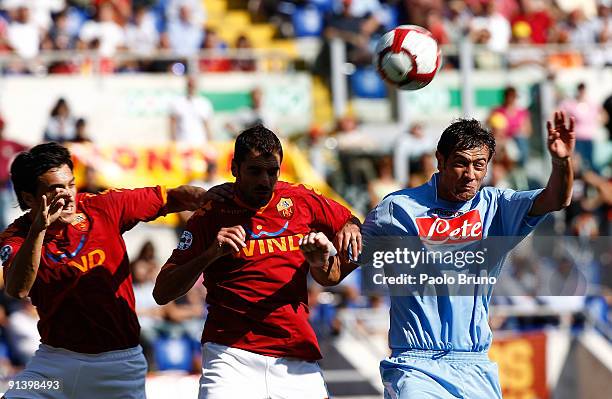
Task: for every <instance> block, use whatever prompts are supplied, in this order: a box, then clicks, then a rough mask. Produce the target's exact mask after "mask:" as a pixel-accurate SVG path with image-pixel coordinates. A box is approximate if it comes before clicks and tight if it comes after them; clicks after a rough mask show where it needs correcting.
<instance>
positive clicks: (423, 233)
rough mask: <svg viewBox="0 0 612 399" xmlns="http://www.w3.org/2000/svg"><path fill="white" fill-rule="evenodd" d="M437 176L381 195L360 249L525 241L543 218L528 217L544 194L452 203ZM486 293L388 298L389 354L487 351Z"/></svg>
mask: <svg viewBox="0 0 612 399" xmlns="http://www.w3.org/2000/svg"><path fill="white" fill-rule="evenodd" d="M438 178H439V177H438V174H435V175H434V176H433V177H432V179H431V180H430V181H429V182H428V183H426V184H424V185H422V186H419V187H416V188H411V189H405V190H401V191H398V192H395V193H393V194H390V195H388V196H387V197H385V199H383V201H382V202H381V203H380V204H379V205H378V206H377V207H376V208H375V209H374V210H372V211H371V212H370V214H369V215H368V217H367V218H366V221H365V223H364V225H363V228H362V234H363V238H364V246H367V245H368V240H375V239H376V237H380V236H387V237H388V236H415V237H420V239H421V240H422V241H424V242H433V243H439V244H444V243H445V242H455V243H456V242H458V241H461V240H463V241H466V240H467V241H468V242H469V241H474V242H476V241H481V240H483V239H485V238H487V237H495V236H512V237H524V236H526V235H527V234H529V233H530V232H531V231H532V230H533V229H534V228H535V226H536V225H537V224H538V223H539V222H540V221H541V220H542V219H543V217H542V216H540V217H530V216H528V213H529V210H530V209H531V206H532V204H533V201H534V199H535V198H536V197H537V195H538V194H539V193H540V192H541V191H542V190H533V191H514V190H509V189H506V190H503V189H498V188H492V187H485V188H482V189H481V190H480V191H479V192H478V193H477V194H476V196H475V197H474V198H473V199H472V200H470V201H467V202H461V203H455V202H449V201H445V200H443V199H440V198H438V195H437V187H436V185H437V181H438ZM513 243H514V244H516V243H518V241H513ZM503 261H504V258H503V257H500V258H499V261H498V262H497V261H496V262H497V265H496V267H494V268H493V272H494V273H495V274H497V275H499V271H500V270H501V264H502V263H503ZM365 266H366V267H367V265H365ZM490 294H491V293H490V290H489V292H485V293H482V294H477V295H474V296H422V295H421V296H419V295H405V296H391V310H390V319H391V321H390V330H389V345H390V347H391V349H392V350H393V353H394V354H396V355H399V354H400V353H402V352H405V351H408V350H411V349H421V350H430V351H458V352H486V351H487V350H488V348H489V346H490V344H491V339H492V334H491V329H490V328H489V324H488V312H489V300H490V297H491V295H490Z"/></svg>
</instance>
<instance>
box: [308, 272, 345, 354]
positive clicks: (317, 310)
mask: <svg viewBox="0 0 612 399" xmlns="http://www.w3.org/2000/svg"><path fill="white" fill-rule="evenodd" d="M321 299H323V300H321ZM333 301H334V295H333V294H332V293H330V292H323V290H322V289H321V287H320V286H319V285H317V284H314V283H311V284H310V285H309V286H308V308H309V311H310V312H309V314H310V316H309V321H310V325H312V329H313V330H314V332H315V334H316V336H317V340H318V341H319V345H321V349H322V352H323V353H325V352H326V351H325V349H326V346H327V344H328V343H329V339H330V338H332V337H335V336H337V335H338V334H339V333H340V330H341V327H342V326H341V324H340V321H339V320H338V318H337V317H336V308H335V306H334V305H335V304H334V303H333Z"/></svg>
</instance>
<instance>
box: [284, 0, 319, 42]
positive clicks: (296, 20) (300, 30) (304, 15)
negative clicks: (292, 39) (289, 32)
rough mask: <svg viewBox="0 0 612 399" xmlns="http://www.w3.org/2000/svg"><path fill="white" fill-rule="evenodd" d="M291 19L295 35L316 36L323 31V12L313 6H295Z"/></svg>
mask: <svg viewBox="0 0 612 399" xmlns="http://www.w3.org/2000/svg"><path fill="white" fill-rule="evenodd" d="M291 19H292V21H293V30H294V33H295V36H296V37H312V36H314V37H318V36H320V35H321V32H322V31H323V14H322V13H321V11H319V9H318V8H316V7H315V6H312V5H308V6H306V7H298V8H296V10H295V12H294V13H293V15H292V16H291Z"/></svg>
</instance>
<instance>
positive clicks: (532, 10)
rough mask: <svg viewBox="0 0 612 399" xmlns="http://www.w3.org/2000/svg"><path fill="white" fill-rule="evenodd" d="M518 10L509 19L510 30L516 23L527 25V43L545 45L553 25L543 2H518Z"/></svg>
mask: <svg viewBox="0 0 612 399" xmlns="http://www.w3.org/2000/svg"><path fill="white" fill-rule="evenodd" d="M518 4H519V8H518V11H517V12H516V14H514V16H512V18H511V24H512V29H514V27H515V25H516V24H518V23H526V24H528V25H529V28H530V29H529V39H530V40H529V42H531V43H534V44H545V43H546V42H547V41H548V33H549V30H550V29H551V28H552V27H553V25H554V24H555V21H554V19H553V17H552V16H551V14H550V12H549V11H548V9H547V7H546V4H545V3H544V2H543V1H533V0H519V2H518Z"/></svg>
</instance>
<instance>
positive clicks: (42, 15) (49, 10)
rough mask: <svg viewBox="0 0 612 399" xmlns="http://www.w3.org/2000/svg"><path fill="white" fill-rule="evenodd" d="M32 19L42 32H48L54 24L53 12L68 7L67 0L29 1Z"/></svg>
mask: <svg viewBox="0 0 612 399" xmlns="http://www.w3.org/2000/svg"><path fill="white" fill-rule="evenodd" d="M27 3H28V6H29V8H30V13H31V15H32V21H33V22H34V23H35V24H36V26H37V27H38V29H39V30H40V31H41V32H47V31H49V30H50V28H51V25H52V22H53V21H52V19H51V16H52V14H56V13H59V12H60V11H62V10H63V9H65V8H66V0H35V1H28V2H27Z"/></svg>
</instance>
